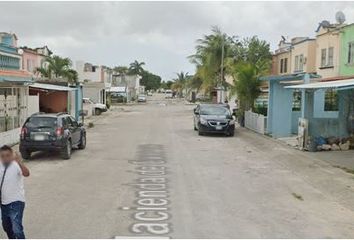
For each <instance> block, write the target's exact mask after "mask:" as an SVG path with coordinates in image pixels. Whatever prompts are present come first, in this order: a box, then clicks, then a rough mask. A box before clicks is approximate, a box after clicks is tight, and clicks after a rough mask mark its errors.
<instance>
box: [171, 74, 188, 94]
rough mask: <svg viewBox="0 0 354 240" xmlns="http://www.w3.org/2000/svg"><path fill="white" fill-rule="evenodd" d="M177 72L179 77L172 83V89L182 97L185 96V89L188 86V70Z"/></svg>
mask: <svg viewBox="0 0 354 240" xmlns="http://www.w3.org/2000/svg"><path fill="white" fill-rule="evenodd" d="M176 74H177V79H175V81H174V83H173V84H172V89H173V90H175V91H177V93H178V95H179V96H180V97H182V96H183V90H185V89H186V87H187V80H188V79H189V77H190V76H189V75H188V72H186V73H185V72H183V71H181V72H179V73H176Z"/></svg>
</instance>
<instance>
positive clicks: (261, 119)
mask: <svg viewBox="0 0 354 240" xmlns="http://www.w3.org/2000/svg"><path fill="white" fill-rule="evenodd" d="M245 127H246V128H248V129H251V130H253V131H255V132H258V133H260V134H265V133H266V132H267V117H266V116H264V115H262V114H258V113H254V112H252V111H245Z"/></svg>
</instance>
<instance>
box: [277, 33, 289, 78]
mask: <svg viewBox="0 0 354 240" xmlns="http://www.w3.org/2000/svg"><path fill="white" fill-rule="evenodd" d="M290 51H291V43H289V42H287V41H286V39H285V38H284V37H282V40H281V41H280V42H279V44H278V49H277V50H275V53H274V54H273V58H272V63H273V64H272V75H285V74H289V73H290V66H291V55H290Z"/></svg>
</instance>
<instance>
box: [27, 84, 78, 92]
mask: <svg viewBox="0 0 354 240" xmlns="http://www.w3.org/2000/svg"><path fill="white" fill-rule="evenodd" d="M29 87H31V88H39V89H45V90H51V91H65V92H67V91H75V90H76V88H71V87H66V86H60V85H54V84H45V83H34V84H31V85H29Z"/></svg>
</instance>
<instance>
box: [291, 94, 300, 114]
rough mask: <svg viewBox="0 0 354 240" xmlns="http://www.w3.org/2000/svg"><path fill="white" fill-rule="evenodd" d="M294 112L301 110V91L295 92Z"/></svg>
mask: <svg viewBox="0 0 354 240" xmlns="http://www.w3.org/2000/svg"><path fill="white" fill-rule="evenodd" d="M292 110H293V111H300V110H301V91H299V90H295V91H294V92H293V108H292Z"/></svg>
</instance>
